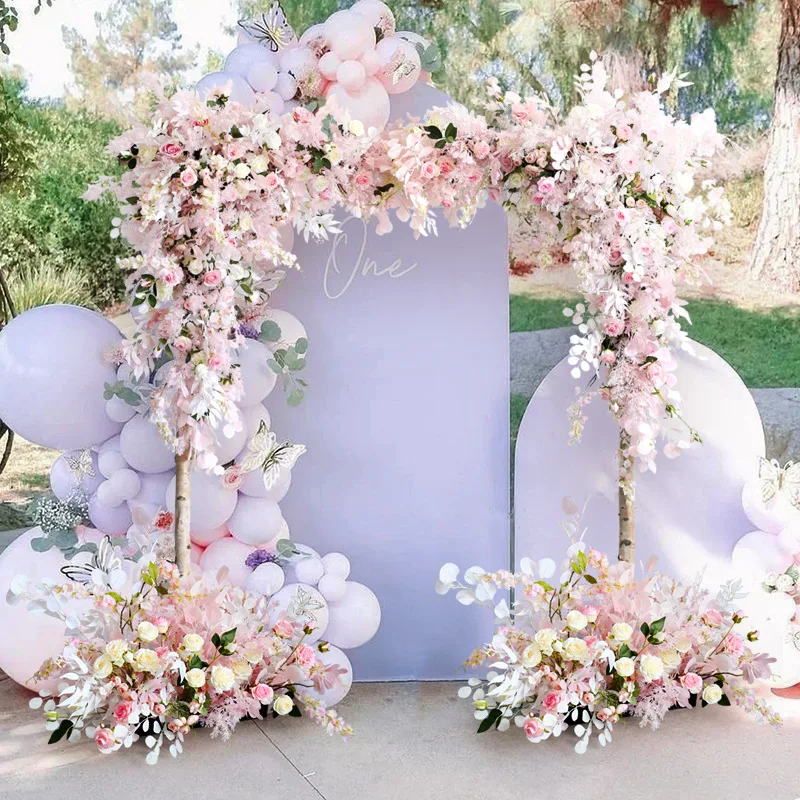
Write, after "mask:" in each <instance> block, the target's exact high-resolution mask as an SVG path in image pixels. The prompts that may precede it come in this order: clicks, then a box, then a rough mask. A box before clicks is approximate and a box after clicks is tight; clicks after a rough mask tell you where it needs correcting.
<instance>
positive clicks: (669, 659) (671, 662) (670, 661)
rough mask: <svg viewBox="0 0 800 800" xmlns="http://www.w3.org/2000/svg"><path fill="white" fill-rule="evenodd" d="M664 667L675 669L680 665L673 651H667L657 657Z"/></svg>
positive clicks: (677, 656)
mask: <svg viewBox="0 0 800 800" xmlns="http://www.w3.org/2000/svg"><path fill="white" fill-rule="evenodd" d="M659 658H661V660H662V661H663V662H664V665H665V666H667V667H669V668H670V669H675V668H676V667H677V666H678V664H680V663H681V657H680V656H679V655H678V653H677V652H676V651H675V650H667V651H666V652H664V653H661V654H660V655H659Z"/></svg>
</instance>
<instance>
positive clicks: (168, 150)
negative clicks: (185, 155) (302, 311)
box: [161, 142, 183, 158]
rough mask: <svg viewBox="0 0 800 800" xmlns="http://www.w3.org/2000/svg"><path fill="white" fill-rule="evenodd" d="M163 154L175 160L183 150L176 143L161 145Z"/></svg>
mask: <svg viewBox="0 0 800 800" xmlns="http://www.w3.org/2000/svg"><path fill="white" fill-rule="evenodd" d="M161 152H162V153H163V154H164V155H165V156H168V157H169V158H175V157H176V156H179V155H180V154H181V153H182V152H183V148H182V147H181V146H180V145H179V144H175V142H167V143H166V144H162V145H161Z"/></svg>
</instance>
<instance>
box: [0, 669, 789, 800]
mask: <svg viewBox="0 0 800 800" xmlns="http://www.w3.org/2000/svg"><path fill="white" fill-rule="evenodd" d="M27 697H28V695H27V693H26V692H25V691H24V690H22V689H20V688H19V687H18V686H17V685H16V684H14V683H13V682H12V681H10V680H9V679H6V680H4V681H0V798H2V800H39V798H42V797H45V796H49V795H53V796H58V797H60V798H65V800H80V799H81V798H86V797H98V796H114V797H119V798H140V797H148V798H153V799H154V800H166V798H189V797H191V798H192V799H193V800H219V798H221V797H226V798H232V800H266V799H267V798H268V799H269V800H320V798H323V799H324V800H409V799H410V798H414V800H434V798H436V799H438V798H457V797H464V798H503V799H507V800H512V799H513V800H516V798H525V800H528V799H530V800H544V798H551V797H565V798H579V797H590V796H591V797H592V798H596V800H606V799H608V800H611V798H614V800H616V798H619V797H620V796H622V795H624V796H627V797H636V798H643V799H644V800H719V798H723V797H724V798H726V800H760V798H766V797H769V798H771V799H772V800H793V798H797V797H800V770H798V768H797V752H798V749H800V719H793V720H790V721H789V722H788V723H787V724H786V726H785V727H784V728H783V729H782V730H780V731H777V732H776V731H772V730H770V729H769V728H767V727H764V726H760V725H756V724H754V723H752V722H750V721H749V720H747V719H745V718H744V716H743V715H742V714H741V713H740V712H739V711H738V709H724V708H719V707H715V708H710V709H705V710H700V709H696V710H691V711H676V712H673V713H672V714H670V715H669V716H668V718H667V720H666V721H665V723H664V724H663V725H662V727H661V728H660V729H659V730H658V731H651V730H649V729H648V730H641V729H640V728H639V727H638V725H637V724H636V723H635V722H634V721H632V720H631V721H628V722H626V723H624V724H623V725H620V726H618V727H617V732H616V733H615V736H614V742H613V743H612V744H611V745H610V748H613V749H609V747H607V748H605V749H603V748H600V747H599V746H596V747H592V748H590V749H589V751H588V753H587V754H586V755H584V756H578V755H576V754H575V753H574V752H572V747H573V745H574V742H575V738H574V736H572V734H565V735H564V736H563V737H561V738H560V739H554V740H551V741H548V742H545V743H541V744H539V745H531V744H529V743H528V742H527V741H526V740H525V737H524V736H523V735H522V733H521V731H519V730H517V729H512V730H510V731H508V732H507V733H504V734H499V733H493V734H486V735H482V736H478V735H476V734H475V722H474V720H473V719H472V715H471V713H470V708H469V705H468V703H467V702H466V701H463V700H458V699H457V698H456V685H455V684H446V683H422V684H419V683H417V684H413V683H395V684H360V685H357V686H356V687H355V688H354V689H353V691H352V692H351V694H350V696H349V697H347V698H346V700H345V701H344V702H343V703H342V704H341V706H340V710H341V712H342V714H343V715H345V716H346V718H347V719H348V721H349V722H350V723H351V724H352V725H353V726H354V727H355V729H356V736H355V737H354V738H353V739H351V740H350V741H348V742H343V741H341V740H337V739H329V738H328V737H327V736H325V735H324V734H323V733H322V732H321V731H318V730H316V729H315V728H314V727H313V725H312V724H311V723H310V722H308V721H306V720H303V721H300V720H288V719H287V720H278V721H272V720H270V721H261V722H257V723H255V722H245V723H242V724H241V725H240V727H239V728H238V730H237V731H236V732H235V734H234V736H233V738H232V739H231V740H230V741H229V742H227V743H224V742H222V741H219V740H217V741H214V740H212V739H210V738H209V736H208V735H207V734H206V733H205V732H204V731H198V732H196V733H194V734H192V736H191V737H190V738H189V740H188V741H187V743H186V750H185V752H184V754H183V755H182V756H179V757H178V759H177V760H173V759H172V758H170V757H169V755H167V754H165V756H164V757H163V758H162V760H161V761H160V762H159V763H158V765H157V766H156V767H154V768H152V769H151V768H149V767H147V766H146V765H145V763H144V756H145V753H146V750H145V748H144V746H143V745H142V746H139V745H134V746H133V747H132V748H131V749H130V750H128V751H125V752H122V753H119V754H116V755H113V756H103V755H100V754H99V753H98V752H97V750H96V748H95V747H94V745H93V744H92V743H90V742H86V741H84V742H82V743H79V744H69V743H60V744H58V745H52V746H48V745H47V744H46V735H45V732H44V729H43V726H42V724H41V720H40V717H39V712H35V711H31V710H30V709H29V708H28V707H27ZM783 702H784V703H785V704H787V705H789V707H790V711H791V709H792V706H791V701H783ZM797 706H800V704H798V703H796V701H795V707H797ZM795 713H796V714H800V708H795ZM145 782H146V783H145ZM621 787H624V789H623V788H621Z"/></svg>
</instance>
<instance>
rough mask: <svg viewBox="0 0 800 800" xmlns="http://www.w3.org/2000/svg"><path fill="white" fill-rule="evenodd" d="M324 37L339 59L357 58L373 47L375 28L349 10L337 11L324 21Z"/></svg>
mask: <svg viewBox="0 0 800 800" xmlns="http://www.w3.org/2000/svg"><path fill="white" fill-rule="evenodd" d="M325 37H326V38H327V40H328V44H329V45H330V48H331V50H333V52H334V53H336V55H337V56H339V58H341V59H343V60H344V59H348V58H358V57H359V56H360V55H361V54H362V53H364V52H366V51H367V50H372V49H373V48H374V47H375V29H374V28H373V27H372V25H370V23H369V22H368V21H367V20H366V19H364V17H362V16H360V15H358V14H354V13H352V12H351V11H337V12H335V13H334V14H331V16H330V17H328V19H327V21H326V22H325Z"/></svg>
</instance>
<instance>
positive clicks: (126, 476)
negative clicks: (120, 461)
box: [108, 469, 142, 500]
mask: <svg viewBox="0 0 800 800" xmlns="http://www.w3.org/2000/svg"><path fill="white" fill-rule="evenodd" d="M108 483H110V484H111V486H112V488H113V489H114V492H115V493H116V495H117V497H121V498H122V499H123V500H133V499H134V497H136V495H138V494H139V490H140V489H141V488H142V481H141V479H140V478H139V476H138V475H137V474H136V473H135V472H134V471H133V470H132V469H120V470H117V471H116V472H115V473H114V474H113V475H112V476H111V477H110V478H109V479H108Z"/></svg>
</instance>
